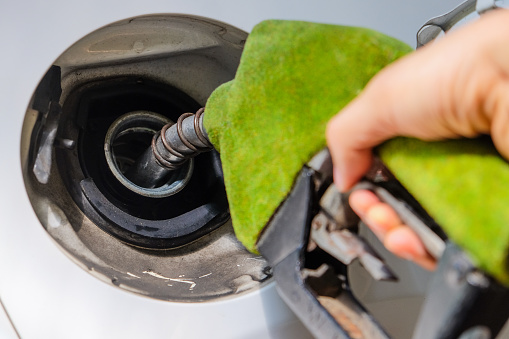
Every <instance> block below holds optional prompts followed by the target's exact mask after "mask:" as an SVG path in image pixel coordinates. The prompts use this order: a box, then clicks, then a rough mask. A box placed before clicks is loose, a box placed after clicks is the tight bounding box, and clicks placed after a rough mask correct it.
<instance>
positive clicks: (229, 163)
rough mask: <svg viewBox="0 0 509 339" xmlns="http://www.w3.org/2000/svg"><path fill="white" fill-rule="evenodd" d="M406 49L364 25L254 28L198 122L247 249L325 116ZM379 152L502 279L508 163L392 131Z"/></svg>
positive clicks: (470, 144) (482, 144)
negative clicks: (217, 159)
mask: <svg viewBox="0 0 509 339" xmlns="http://www.w3.org/2000/svg"><path fill="white" fill-rule="evenodd" d="M410 51H411V48H410V47H408V46H407V45H405V44H404V43H402V42H400V41H398V40H395V39H393V38H390V37H388V36H385V35H383V34H381V33H378V32H375V31H372V30H369V29H364V28H356V27H342V26H333V25H325V24H315V23H308V22H295V21H277V20H274V21H265V22H262V23H260V24H259V25H257V26H256V27H255V28H254V30H253V32H252V33H251V34H250V36H249V38H248V40H247V42H246V46H245V50H244V52H243V55H242V58H241V62H240V65H239V68H238V71H237V74H236V77H235V79H234V80H233V81H231V82H228V83H226V84H223V85H222V86H220V87H219V88H218V89H216V90H215V91H214V92H213V93H212V95H211V97H210V98H209V100H208V102H207V105H206V114H205V121H204V123H205V127H206V130H207V133H208V135H209V138H210V140H211V141H212V143H213V144H214V146H215V147H216V148H217V149H218V150H219V151H220V153H221V160H222V165H223V171H224V178H225V186H226V192H227V195H228V201H229V204H230V211H231V216H232V221H233V227H234V229H235V232H236V235H237V237H238V238H239V240H240V241H241V242H242V243H243V244H244V245H245V246H246V247H247V248H248V249H249V250H251V251H253V252H256V241H257V239H258V237H259V235H260V233H261V231H262V230H263V228H264V227H265V225H266V224H267V223H268V221H269V220H270V218H271V216H272V215H273V214H274V212H275V211H276V209H277V208H278V206H279V205H280V204H281V203H282V202H283V201H284V199H285V198H286V196H287V195H288V193H289V192H290V190H291V188H292V185H293V182H294V179H295V177H296V175H297V173H298V172H299V171H300V169H301V168H302V166H303V164H305V163H306V162H307V161H308V160H309V159H310V158H311V157H312V156H313V155H314V154H315V153H316V152H318V151H319V150H320V149H322V148H323V147H324V146H325V137H324V134H325V133H324V132H325V126H326V123H327V121H328V120H329V119H330V118H331V117H332V116H333V115H334V114H336V113H337V112H338V111H339V110H341V109H342V108H343V107H344V106H345V105H346V104H347V103H348V102H350V101H351V100H352V99H353V98H354V97H355V96H356V95H357V94H358V93H359V92H360V91H361V90H362V89H363V88H364V86H365V85H366V84H367V82H368V81H369V80H370V79H371V77H373V76H374V75H375V74H376V73H377V72H378V71H379V70H381V69H382V68H383V67H385V66H386V65H387V64H389V63H391V62H392V61H394V60H396V59H397V58H399V57H401V56H402V55H404V54H406V53H408V52H410ZM378 152H379V154H380V156H381V158H382V160H383V161H384V162H385V163H386V164H387V165H388V167H389V169H390V170H391V171H392V172H393V173H394V174H395V176H396V177H397V178H398V179H399V180H400V181H401V182H402V183H403V184H404V185H405V187H406V188H407V189H408V190H409V191H410V193H412V194H413V195H414V197H415V198H416V199H417V201H419V202H420V203H421V204H422V205H423V206H424V208H425V209H426V210H427V211H428V213H429V214H430V215H431V216H432V217H433V218H435V220H436V221H437V222H438V223H439V224H440V225H441V226H442V227H443V228H444V230H445V231H446V233H448V235H449V236H450V237H451V239H453V240H454V241H455V242H456V243H457V244H459V245H460V246H462V247H463V248H464V249H465V250H466V251H467V252H468V253H469V254H470V256H471V257H472V259H473V260H474V262H475V263H476V264H477V265H478V266H479V267H481V268H482V269H484V270H485V271H487V272H488V273H490V274H492V275H493V276H495V277H496V278H497V279H498V280H499V281H501V282H503V283H505V284H508V285H509V274H508V273H507V247H508V246H507V244H508V243H509V209H507V208H504V207H505V206H504V204H505V201H506V200H507V199H504V198H505V197H506V196H507V194H506V193H505V192H506V188H505V186H506V185H507V183H509V166H508V164H507V162H505V161H504V160H503V159H502V158H501V157H500V155H499V154H498V153H497V152H496V151H495V149H494V147H493V144H492V143H491V141H490V140H489V139H488V138H481V139H475V140H454V141H446V142H434V143H425V142H421V141H418V140H413V139H405V138H397V139H394V140H392V141H389V142H387V143H385V144H384V145H382V146H381V147H379V149H378Z"/></svg>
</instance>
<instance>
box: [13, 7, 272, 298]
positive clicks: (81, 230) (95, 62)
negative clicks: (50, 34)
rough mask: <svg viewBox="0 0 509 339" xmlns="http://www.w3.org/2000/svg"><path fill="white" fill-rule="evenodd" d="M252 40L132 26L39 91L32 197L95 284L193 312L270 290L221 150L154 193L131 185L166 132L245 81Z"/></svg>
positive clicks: (119, 29) (64, 58) (81, 54)
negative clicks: (234, 212)
mask: <svg viewBox="0 0 509 339" xmlns="http://www.w3.org/2000/svg"><path fill="white" fill-rule="evenodd" d="M246 38H247V33H245V32H243V31H241V30H239V29H238V28H235V27H233V26H230V25H228V24H225V23H222V22H218V21H215V20H211V19H207V18H202V17H196V16H190V15H177V14H161V15H148V16H141V17H135V18H129V19H125V20H122V21H119V22H115V23H112V24H110V25H107V26H104V27H102V28H100V29H98V30H97V31H95V32H92V33H90V34H88V35H87V36H85V37H84V38H82V39H81V40H79V41H77V42H76V43H75V44H74V45H72V46H71V47H70V48H69V49H67V50H66V51H65V52H64V53H63V54H62V55H61V56H60V57H58V58H57V59H56V60H55V62H54V64H53V65H52V66H51V67H50V69H49V70H48V72H47V74H46V75H45V76H44V77H43V79H42V80H41V82H40V83H39V85H38V86H37V88H36V90H35V93H34V95H33V97H32V99H31V101H30V103H29V105H28V108H27V111H26V114H25V120H24V123H23V132H22V140H21V163H22V170H23V179H24V182H25V187H26V190H27V194H28V197H29V199H30V202H31V203H32V206H33V208H34V211H35V213H36V214H37V217H38V219H39V221H40V222H41V224H42V226H43V227H44V229H45V230H46V232H47V233H48V235H49V236H51V238H52V239H53V240H54V241H55V242H56V243H57V244H58V245H59V247H60V248H61V249H62V250H63V251H64V252H65V253H66V254H67V255H68V256H69V257H71V258H72V260H73V261H74V262H76V263H77V264H78V265H79V266H80V267H82V268H83V269H85V270H86V271H88V272H89V273H90V274H92V275H93V276H95V277H97V278H99V279H101V280H102V281H104V282H106V283H108V284H111V285H112V286H115V287H117V288H121V289H123V290H126V291H129V292H133V293H137V294H140V295H144V296H148V297H152V298H156V299H161V300H170V301H181V302H200V301H206V300H212V299H218V298H223V297H231V296H236V295H239V294H243V293H246V292H248V291H253V290H256V289H257V288H258V287H259V286H261V285H262V284H263V283H264V282H266V281H269V280H270V277H271V275H270V269H269V268H268V265H267V262H266V261H265V260H263V258H261V257H259V256H256V255H253V254H252V253H249V252H248V251H247V250H246V249H245V248H244V247H243V246H242V245H241V244H240V243H239V242H238V240H237V239H236V237H235V235H234V233H233V228H232V225H231V222H230V221H229V209H228V201H227V199H226V193H225V189H224V182H223V173H222V168H221V162H220V158H219V154H218V153H217V152H216V151H214V150H211V151H208V152H201V153H200V154H198V155H197V156H196V157H194V158H193V159H192V160H191V161H190V160H189V159H188V160H187V163H185V164H183V166H181V167H179V168H177V169H172V170H171V171H170V172H168V173H167V174H168V175H167V176H166V175H163V176H162V177H161V178H162V180H161V181H160V182H156V183H155V184H152V185H144V184H142V185H138V186H140V187H141V188H142V189H146V190H148V191H149V193H150V194H145V195H144V194H140V192H136V191H133V190H132V189H130V188H129V187H126V186H125V185H124V184H122V182H121V180H124V178H125V180H128V181H132V180H134V181H136V178H133V177H132V176H131V175H132V174H131V169H132V168H133V164H136V162H137V159H139V158H140V155H141V154H142V153H143V152H144V151H145V150H146V149H147V146H148V145H149V144H150V143H151V140H152V138H153V135H154V133H155V132H156V131H159V130H161V127H162V126H163V125H165V124H167V123H168V122H175V123H177V122H178V121H179V118H180V117H186V116H187V115H186V113H187V112H197V110H199V109H200V108H201V107H203V106H204V105H205V103H206V101H207V99H208V97H209V96H210V94H211V93H212V91H213V90H214V89H216V88H217V87H218V86H220V85H221V84H223V83H225V82H227V81H230V80H231V79H233V78H234V76H235V72H236V70H237V66H238V64H239V61H240V56H241V53H242V49H243V46H244V42H245V40H246ZM139 46H143V48H141V49H140V48H139ZM181 120H183V119H181ZM197 120H199V119H197ZM184 125H185V126H183V128H184V129H186V128H187V127H186V126H187V125H186V123H184ZM105 141H107V142H106V144H107V145H108V146H107V147H108V151H107V152H105ZM177 162H178V161H177ZM148 177H151V176H148ZM119 178H120V179H121V180H120V179H119ZM138 183H139V182H138ZM179 185H180V187H179ZM159 191H166V193H164V194H162V195H164V196H157V194H159V193H158V192H159ZM167 193H171V194H167Z"/></svg>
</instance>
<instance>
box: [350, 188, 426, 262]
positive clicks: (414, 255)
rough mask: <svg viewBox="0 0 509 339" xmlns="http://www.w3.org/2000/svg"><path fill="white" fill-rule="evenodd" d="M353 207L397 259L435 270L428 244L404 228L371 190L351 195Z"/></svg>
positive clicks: (395, 215) (388, 207)
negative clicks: (410, 261)
mask: <svg viewBox="0 0 509 339" xmlns="http://www.w3.org/2000/svg"><path fill="white" fill-rule="evenodd" d="M350 206H351V207H352V209H353V210H354V211H355V213H357V214H358V215H359V216H360V217H361V219H362V220H363V221H364V222H365V223H366V225H368V227H369V228H370V229H371V230H372V231H373V233H375V234H376V236H377V237H378V238H379V239H380V241H382V243H383V244H384V245H385V247H386V248H387V249H388V250H390V251H391V252H393V253H394V254H395V255H397V256H399V257H402V258H404V259H407V260H412V261H414V262H415V263H417V264H418V265H420V266H422V267H423V268H425V269H428V270H433V269H434V268H435V266H436V261H435V260H434V259H433V258H432V257H431V256H430V255H429V253H428V252H427V251H426V248H425V247H424V244H423V243H422V241H421V240H420V239H419V237H418V236H417V235H416V234H415V232H414V231H413V230H411V229H410V228H409V227H408V226H406V225H403V224H402V223H401V220H400V219H399V217H398V215H397V214H396V212H395V211H394V210H393V209H392V208H391V207H390V206H389V205H387V204H385V203H383V202H381V201H380V200H379V199H378V198H377V196H376V195H375V194H374V193H373V192H371V191H367V190H360V191H355V192H353V193H352V194H351V195H350Z"/></svg>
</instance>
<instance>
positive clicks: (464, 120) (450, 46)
mask: <svg viewBox="0 0 509 339" xmlns="http://www.w3.org/2000/svg"><path fill="white" fill-rule="evenodd" d="M508 42H509V11H508V10H497V11H493V12H492V13H488V14H486V15H484V16H483V17H482V18H481V19H479V20H478V21H476V22H474V23H473V24H471V25H468V26H466V27H464V28H461V29H459V30H457V31H455V32H451V33H449V34H447V36H446V37H444V38H443V39H441V40H439V41H437V42H436V43H434V44H431V45H428V46H425V47H423V48H421V49H420V50H418V51H417V52H415V53H412V54H411V55H409V56H407V57H405V58H403V59H401V60H399V61H397V62H395V63H394V64H393V65H390V66H389V67H387V68H386V69H384V70H383V71H381V72H380V73H379V74H378V75H377V76H375V77H374V78H373V79H372V80H371V81H370V83H369V84H368V85H367V86H366V88H365V89H364V91H363V92H362V93H361V94H360V95H359V96H358V97H357V98H356V99H355V100H354V101H352V102H351V103H350V104H349V105H348V106H347V107H345V109H343V111H342V112H341V113H340V114H338V115H337V116H335V117H334V118H333V119H331V121H330V122H329V125H328V128H327V141H328V144H329V149H330V151H331V155H332V159H333V163H334V181H335V183H336V185H337V186H338V187H339V188H340V190H342V191H345V190H348V189H349V188H351V187H352V186H353V185H354V184H355V183H356V182H357V181H358V180H359V179H360V178H361V177H362V176H363V175H364V174H365V172H366V171H367V170H368V169H369V167H370V166H371V162H372V148H373V147H375V146H377V145H378V144H380V143H382V142H383V141H385V140H387V139H390V138H392V137H394V136H408V137H416V138H419V139H422V140H440V139H447V138H459V137H474V136H477V135H479V134H486V133H490V134H491V136H492V139H493V142H494V144H495V146H496V147H497V149H498V150H499V152H500V153H501V154H502V155H503V156H504V157H506V158H509V43H508ZM350 204H351V206H352V208H353V209H354V210H355V211H356V212H357V213H358V214H359V215H360V216H361V217H362V218H363V219H364V221H366V223H367V224H368V226H370V228H371V229H372V230H373V231H374V232H375V233H376V234H377V235H378V236H379V237H380V238H381V240H382V241H383V242H384V244H385V245H386V246H387V247H388V248H389V249H390V250H392V251H393V252H394V253H396V254H398V255H400V256H403V257H406V258H409V259H413V260H414V261H416V262H417V263H419V264H421V265H422V266H424V267H426V268H433V266H434V262H433V260H432V259H431V257H430V256H429V254H427V252H426V251H425V248H424V246H423V244H422V242H421V241H420V240H419V239H418V237H417V235H416V234H415V233H413V232H412V231H411V230H410V229H409V228H408V227H406V226H404V225H401V222H400V221H399V218H397V215H396V214H395V213H394V211H392V209H390V208H389V207H388V206H387V205H385V204H382V203H380V201H379V200H378V199H377V198H376V197H375V196H374V195H370V192H367V191H360V192H355V193H354V194H352V196H351V198H350Z"/></svg>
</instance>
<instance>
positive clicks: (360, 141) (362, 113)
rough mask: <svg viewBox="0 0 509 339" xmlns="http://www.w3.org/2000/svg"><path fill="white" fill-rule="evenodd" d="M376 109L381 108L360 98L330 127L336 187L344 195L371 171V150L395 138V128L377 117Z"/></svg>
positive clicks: (333, 119) (333, 120) (382, 118)
mask: <svg viewBox="0 0 509 339" xmlns="http://www.w3.org/2000/svg"><path fill="white" fill-rule="evenodd" d="M376 106H378V109H380V107H382V105H377V104H376V101H374V100H368V99H366V98H364V97H363V95H362V94H361V96H359V97H358V98H357V99H355V100H354V101H352V102H351V103H350V104H349V105H348V106H347V107H346V108H344V109H343V110H342V111H341V112H340V113H339V114H337V115H336V116H335V117H333V118H332V119H331V120H330V121H329V123H328V125H327V131H326V137H327V144H328V145H329V150H330V153H331V156H332V162H333V167H334V183H335V184H336V186H337V187H338V188H339V189H340V190H341V191H346V190H348V189H350V188H351V187H352V186H353V185H354V184H355V183H356V182H357V181H359V179H360V178H361V177H362V176H363V175H364V174H365V173H366V172H367V171H368V169H369V168H370V166H371V163H372V159H373V155H372V148H373V147H374V146H376V145H378V144H380V143H381V142H383V141H385V140H387V139H389V138H390V137H392V136H393V135H394V133H393V131H392V129H393V126H391V124H389V123H386V122H385V118H384V115H378V114H377V112H378V110H377V107H376Z"/></svg>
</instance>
